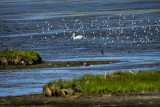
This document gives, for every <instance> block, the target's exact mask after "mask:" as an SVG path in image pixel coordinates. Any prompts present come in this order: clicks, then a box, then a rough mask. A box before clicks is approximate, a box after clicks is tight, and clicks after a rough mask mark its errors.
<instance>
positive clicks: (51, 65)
mask: <svg viewBox="0 0 160 107" xmlns="http://www.w3.org/2000/svg"><path fill="white" fill-rule="evenodd" d="M116 62H120V61H43V62H42V63H41V64H36V65H6V66H3V65H0V69H6V70H8V69H26V68H55V67H69V66H89V65H95V64H111V63H116Z"/></svg>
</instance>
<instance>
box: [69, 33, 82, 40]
mask: <svg viewBox="0 0 160 107" xmlns="http://www.w3.org/2000/svg"><path fill="white" fill-rule="evenodd" d="M71 38H73V39H74V40H76V39H84V37H83V36H82V35H78V36H75V33H73V34H72V37H71Z"/></svg>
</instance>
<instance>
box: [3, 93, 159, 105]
mask: <svg viewBox="0 0 160 107" xmlns="http://www.w3.org/2000/svg"><path fill="white" fill-rule="evenodd" d="M159 100H160V92H130V93H104V94H95V95H84V94H75V95H72V96H66V97H46V96H44V95H43V94H33V95H21V96H7V97H0V106H11V105H12V106H42V107H43V106H45V107H46V106H48V107H49V106H54V107H59V106H61V107H72V106H77V107H81V106H84V107H88V106H89V107H101V106H103V107H104V106H105V107H106V106H159V105H160V102H159Z"/></svg>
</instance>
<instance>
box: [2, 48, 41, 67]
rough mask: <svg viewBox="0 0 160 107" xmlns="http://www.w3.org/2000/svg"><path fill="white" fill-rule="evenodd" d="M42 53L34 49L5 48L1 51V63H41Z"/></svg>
mask: <svg viewBox="0 0 160 107" xmlns="http://www.w3.org/2000/svg"><path fill="white" fill-rule="evenodd" d="M41 61H42V58H41V57H40V54H39V53H38V52H36V51H33V50H28V51H24V50H14V49H5V50H3V51H0V65H4V66H5V65H33V64H37V63H41Z"/></svg>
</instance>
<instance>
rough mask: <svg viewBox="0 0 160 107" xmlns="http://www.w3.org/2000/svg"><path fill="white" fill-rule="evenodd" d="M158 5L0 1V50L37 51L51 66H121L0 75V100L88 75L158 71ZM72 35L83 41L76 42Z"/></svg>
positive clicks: (115, 0)
mask: <svg viewBox="0 0 160 107" xmlns="http://www.w3.org/2000/svg"><path fill="white" fill-rule="evenodd" d="M159 5H160V2H159V1H158V0H152V2H150V0H141V2H139V1H138V0H121V1H119V0H107V1H105V0H99V1H97V0H92V1H90V0H45V1H42V0H29V1H28V0H21V1H20V2H19V1H18V0H14V2H13V1H11V0H0V49H1V50H2V49H5V48H12V49H22V50H28V49H33V50H36V51H38V52H39V53H40V54H41V56H42V58H43V60H50V61H60V60H61V61H66V60H68V61H72V60H120V61H123V62H120V63H113V64H102V65H94V66H92V65H90V66H81V67H63V68H49V69H47V68H46V69H25V70H24V69H22V70H15V71H17V72H11V73H7V72H0V96H9V95H23V94H34V93H41V92H42V86H43V85H44V84H45V83H47V82H48V81H50V80H56V79H72V78H75V77H81V76H83V75H84V74H90V73H91V74H104V73H105V72H110V73H111V72H113V71H115V70H119V69H122V70H135V71H138V70H150V69H160V7H159ZM72 33H76V35H83V36H84V37H85V39H81V40H73V39H72V38H71V36H72ZM101 49H102V50H103V51H104V55H102V54H101ZM11 71H12V70H11ZM19 71H21V72H19Z"/></svg>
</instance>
